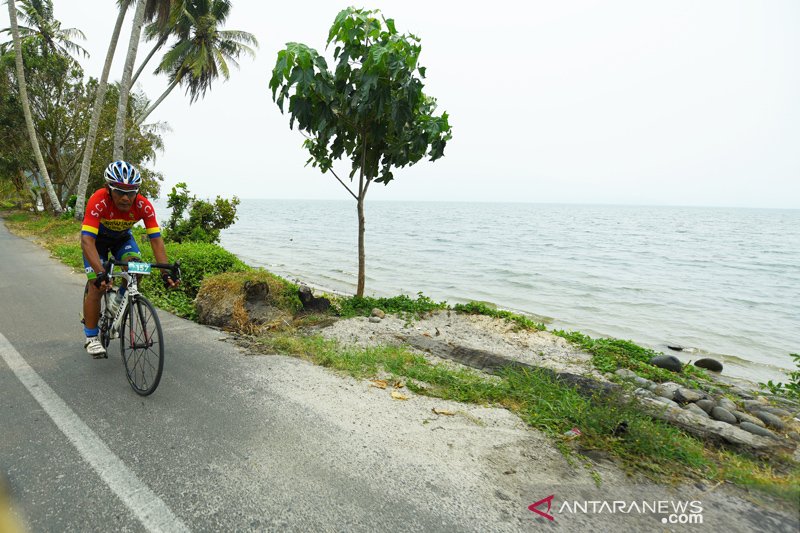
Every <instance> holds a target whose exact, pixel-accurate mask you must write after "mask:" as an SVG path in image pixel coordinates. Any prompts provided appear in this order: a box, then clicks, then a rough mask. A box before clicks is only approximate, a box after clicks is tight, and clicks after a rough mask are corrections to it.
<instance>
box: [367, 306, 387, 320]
mask: <svg viewBox="0 0 800 533" xmlns="http://www.w3.org/2000/svg"><path fill="white" fill-rule="evenodd" d="M369 316H376V317H378V318H385V317H386V313H384V312H383V310H382V309H378V308H377V307H376V308H374V309H373V310H372V312H371V313H370V315H369Z"/></svg>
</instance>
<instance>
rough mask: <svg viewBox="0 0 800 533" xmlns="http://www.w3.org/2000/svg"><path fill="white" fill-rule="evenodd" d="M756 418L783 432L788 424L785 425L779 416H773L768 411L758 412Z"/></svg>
mask: <svg viewBox="0 0 800 533" xmlns="http://www.w3.org/2000/svg"><path fill="white" fill-rule="evenodd" d="M755 415H756V417H757V418H758V419H759V420H761V421H762V422H764V423H765V424H766V425H768V426H770V427H773V428H775V429H778V430H781V429H784V428H785V427H786V424H784V423H783V420H781V419H780V417H778V415H773V414H772V413H768V412H766V411H758V412H757V413H755Z"/></svg>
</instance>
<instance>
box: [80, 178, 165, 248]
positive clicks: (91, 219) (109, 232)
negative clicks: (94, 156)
mask: <svg viewBox="0 0 800 533" xmlns="http://www.w3.org/2000/svg"><path fill="white" fill-rule="evenodd" d="M140 220H143V221H144V227H145V229H146V230H147V236H148V237H150V238H151V239H154V238H156V237H160V236H161V229H160V228H159V227H158V222H157V221H156V210H155V209H154V208H153V204H151V203H150V200H148V199H147V198H145V197H144V196H142V195H141V194H137V195H136V199H135V200H134V201H133V205H132V206H131V209H130V211H128V212H127V213H123V212H121V211H120V210H119V209H117V207H116V206H115V205H114V201H113V200H112V199H111V193H110V192H109V191H108V189H107V188H105V187H103V188H102V189H99V190H98V191H96V192H95V193H94V194H93V195H92V197H91V198H89V201H88V202H86V214H85V215H84V216H83V227H82V228H81V234H82V235H91V236H92V237H95V238H96V237H98V236H101V237H112V238H116V237H122V236H123V235H125V234H126V233H129V232H130V229H131V228H132V227H133V225H134V224H136V223H137V222H139V221H140Z"/></svg>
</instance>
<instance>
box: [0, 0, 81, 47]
mask: <svg viewBox="0 0 800 533" xmlns="http://www.w3.org/2000/svg"><path fill="white" fill-rule="evenodd" d="M19 5H20V7H18V8H17V9H16V14H17V16H18V24H17V27H18V29H19V36H20V39H21V40H23V41H26V40H37V41H38V42H39V43H40V48H41V52H42V53H43V54H47V53H57V54H60V55H63V56H70V57H72V54H77V55H82V56H83V57H89V53H88V52H87V51H86V50H85V49H84V48H83V47H82V46H81V45H79V44H77V43H76V42H75V39H83V40H86V36H85V35H84V34H83V32H82V31H81V30H79V29H76V28H62V27H61V22H60V21H58V20H56V19H55V18H54V17H53V2H52V1H51V0H21V1H20V3H19ZM19 21H22V23H23V24H24V25H20V24H19ZM0 33H10V28H5V29H3V30H0ZM9 45H10V43H3V44H2V45H0V46H2V47H3V48H4V51H5V48H7V47H8V46H9Z"/></svg>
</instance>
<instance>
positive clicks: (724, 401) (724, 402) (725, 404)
mask: <svg viewBox="0 0 800 533" xmlns="http://www.w3.org/2000/svg"><path fill="white" fill-rule="evenodd" d="M717 405H719V406H720V407H722V408H723V409H725V410H726V411H730V412H733V411H736V410H738V409H739V408H738V407H736V404H735V403H733V402H732V401H731V400H729V399H728V398H724V397H723V398H720V399H719V400H718V401H717Z"/></svg>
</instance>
